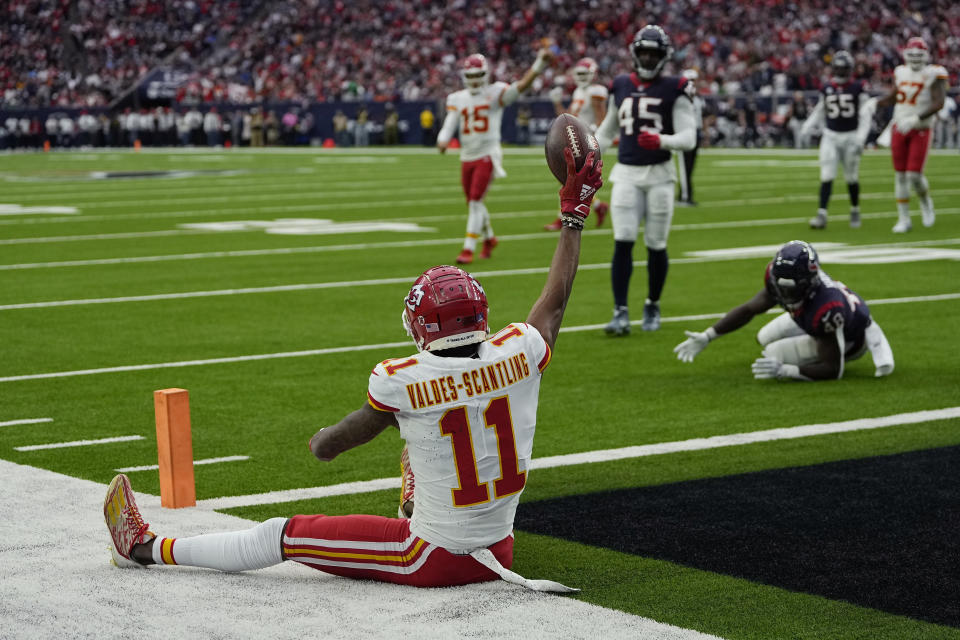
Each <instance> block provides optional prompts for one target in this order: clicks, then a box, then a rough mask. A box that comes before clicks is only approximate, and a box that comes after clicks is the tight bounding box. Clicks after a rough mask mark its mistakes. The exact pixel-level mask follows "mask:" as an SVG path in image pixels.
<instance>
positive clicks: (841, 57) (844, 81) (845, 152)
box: [800, 51, 876, 229]
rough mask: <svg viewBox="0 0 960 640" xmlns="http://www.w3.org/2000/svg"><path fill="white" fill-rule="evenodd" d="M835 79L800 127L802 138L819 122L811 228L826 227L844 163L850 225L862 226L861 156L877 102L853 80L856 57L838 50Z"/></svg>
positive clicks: (821, 93) (834, 66) (832, 71)
mask: <svg viewBox="0 0 960 640" xmlns="http://www.w3.org/2000/svg"><path fill="white" fill-rule="evenodd" d="M830 70H831V73H832V76H833V77H832V78H831V80H830V82H828V83H826V84H825V85H824V86H823V88H822V89H820V100H818V101H817V106H815V107H814V108H813V111H812V112H811V113H810V116H809V117H808V118H807V119H806V121H804V123H803V126H801V127H800V137H801V138H808V137H809V136H810V134H811V132H812V131H813V128H814V127H815V126H817V125H820V126H822V127H823V135H822V136H821V137H820V206H819V208H818V209H817V215H816V216H814V217H813V218H812V219H811V220H810V228H811V229H825V228H826V227H827V203H829V202H830V192H831V191H832V190H833V179H834V178H836V177H837V164H839V163H841V162H842V163H843V178H844V180H846V181H847V192H848V193H849V194H850V226H851V227H853V228H854V229H856V228H859V227H860V156H861V155H862V154H863V145H864V143H866V141H867V135H869V133H870V123H871V122H872V120H873V113H874V111H875V110H876V102H875V101H872V100H870V96H869V95H868V94H867V92H866V87H864V85H863V83H862V82H860V81H858V80H854V79H853V56H852V55H850V53H848V52H847V51H837V52H836V53H834V54H833V59H832V60H831V61H830Z"/></svg>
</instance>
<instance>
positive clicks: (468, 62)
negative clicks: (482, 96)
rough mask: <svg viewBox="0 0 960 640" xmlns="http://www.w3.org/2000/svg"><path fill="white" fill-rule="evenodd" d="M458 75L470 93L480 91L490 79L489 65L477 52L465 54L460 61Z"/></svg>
mask: <svg viewBox="0 0 960 640" xmlns="http://www.w3.org/2000/svg"><path fill="white" fill-rule="evenodd" d="M460 77H461V78H462V79H463V85H464V86H465V87H466V88H467V90H468V91H469V92H470V93H480V91H482V90H483V88H484V87H486V86H487V83H488V82H489V81H490V65H488V64H487V59H486V58H485V57H484V56H483V55H482V54H479V53H474V54H473V55H469V56H467V57H466V58H464V59H463V61H462V62H461V63H460Z"/></svg>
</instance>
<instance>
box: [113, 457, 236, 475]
mask: <svg viewBox="0 0 960 640" xmlns="http://www.w3.org/2000/svg"><path fill="white" fill-rule="evenodd" d="M249 459H250V456H224V457H222V458H204V459H203V460H194V461H193V464H194V466H196V465H198V464H218V463H220V462H242V461H243V460H249ZM159 468H160V465H158V464H147V465H143V466H142V467H121V468H119V469H114V471H117V472H119V473H132V472H134V471H156V470H157V469H159Z"/></svg>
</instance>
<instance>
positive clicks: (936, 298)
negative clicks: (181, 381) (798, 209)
mask: <svg viewBox="0 0 960 640" xmlns="http://www.w3.org/2000/svg"><path fill="white" fill-rule="evenodd" d="M404 281H405V282H407V281H408V280H404ZM958 299H960V293H944V294H939V295H931V296H911V297H909V298H887V299H884V300H868V301H867V304H869V305H880V304H904V303H915V302H943V301H946V300H958ZM767 313H770V314H774V313H782V311H780V310H779V309H771V310H770V311H768V312H767ZM723 315H724V314H723V313H710V314H697V315H689V316H672V317H663V318H661V321H662V322H693V321H699V320H709V319H713V318H720V317H723ZM640 322H641V321H640V320H637V321H634V322H632V323H631V324H639V323H640ZM602 327H603V325H602V324H589V325H580V326H573V327H563V328H561V329H560V332H561V333H574V332H578V331H589V330H593V329H600V328H602ZM409 346H410V342H409V340H404V341H402V342H384V343H380V344H361V345H353V346H347V347H329V348H326V349H308V350H304V351H282V352H279V353H260V354H254V355H246V356H229V357H223V358H208V359H204V360H182V361H178V362H159V363H152V364H134V365H123V366H118V367H103V368H99V369H80V370H76V371H54V372H50V373H32V374H27V375H19V376H6V377H0V383H2V382H19V381H23V380H41V379H47V378H71V377H76V376H89V375H98V374H102V373H122V372H126V371H148V370H152V369H173V368H178V367H196V366H206V365H217V364H231V363H235V362H251V361H255V360H275V359H280V358H303V357H308V356H321V355H329V354H332V353H349V352H355V351H373V350H376V349H395V348H398V347H409Z"/></svg>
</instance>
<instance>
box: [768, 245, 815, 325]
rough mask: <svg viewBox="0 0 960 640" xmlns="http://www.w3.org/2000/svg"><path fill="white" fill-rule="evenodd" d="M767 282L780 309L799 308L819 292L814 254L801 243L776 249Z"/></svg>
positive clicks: (809, 247) (811, 249) (813, 251)
mask: <svg viewBox="0 0 960 640" xmlns="http://www.w3.org/2000/svg"><path fill="white" fill-rule="evenodd" d="M770 281H771V284H772V285H773V288H774V291H775V292H776V295H777V298H778V302H779V303H780V304H782V305H783V306H784V308H786V309H789V310H794V309H797V308H799V307H800V306H801V305H803V303H804V302H805V301H806V300H808V299H809V298H811V297H813V296H814V295H815V294H816V292H817V290H818V289H819V288H820V284H821V280H820V258H818V257H817V252H816V251H815V250H814V248H813V247H811V246H810V245H809V244H807V243H806V242H804V241H803V240H791V241H790V242H788V243H787V244H785V245H783V246H782V247H780V250H779V251H777V255H776V256H775V257H774V258H773V264H772V266H771V269H770Z"/></svg>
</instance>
